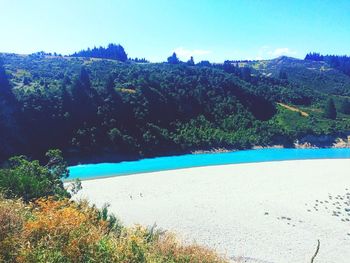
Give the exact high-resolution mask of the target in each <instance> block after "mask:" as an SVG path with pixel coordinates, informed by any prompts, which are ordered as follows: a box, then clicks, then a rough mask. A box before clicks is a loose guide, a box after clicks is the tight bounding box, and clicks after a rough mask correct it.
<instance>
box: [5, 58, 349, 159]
mask: <svg viewBox="0 0 350 263" xmlns="http://www.w3.org/2000/svg"><path fill="white" fill-rule="evenodd" d="M0 58H1V59H2V60H3V61H4V68H5V70H6V78H7V79H8V81H9V89H10V90H11V91H12V92H13V94H14V95H15V100H14V101H12V102H10V101H9V100H8V99H6V96H4V94H5V93H3V95H2V100H3V101H5V103H2V104H0V113H1V114H3V115H4V114H8V113H11V114H12V115H11V116H10V117H9V118H7V120H11V123H10V122H9V121H6V118H4V119H3V122H5V123H3V126H4V127H7V129H3V130H2V132H3V133H6V134H5V136H8V137H9V136H11V137H12V139H11V141H6V142H5V144H4V145H2V148H1V149H0V155H1V156H0V158H1V159H4V158H5V157H7V156H9V155H13V154H28V155H30V156H32V157H36V158H40V157H41V156H42V155H43V153H44V152H46V151H47V149H49V148H60V149H62V150H63V151H64V153H65V154H66V155H67V156H70V157H74V156H75V157H77V158H78V160H83V159H82V158H83V157H84V156H85V157H93V156H97V155H98V156H104V155H105V154H107V155H110V154H113V156H122V158H126V156H133V157H136V156H153V155H163V154H171V153H182V152H188V151H192V150H196V149H210V148H213V147H229V148H239V149H242V148H250V147H252V146H254V145H271V144H286V145H291V144H292V142H293V140H295V139H297V138H299V137H300V136H304V135H307V134H334V133H339V132H343V131H347V130H349V127H350V125H349V124H350V121H349V118H348V115H339V118H338V119H337V120H334V121H333V120H328V119H324V118H323V115H322V111H323V109H322V107H323V106H322V105H323V104H324V99H325V98H326V97H327V96H326V93H324V92H328V93H331V94H337V92H336V91H335V90H334V89H327V90H325V89H323V90H316V91H315V88H314V86H317V85H316V84H315V83H314V82H313V81H312V82H311V84H312V85H311V84H310V85H309V84H308V83H307V82H305V81H303V80H302V79H301V74H299V73H298V72H308V73H307V74H309V71H310V70H309V69H307V68H305V64H303V65H304V69H302V68H303V67H302V66H301V65H300V66H299V64H300V62H299V61H298V60H295V61H294V60H293V59H289V58H288V59H287V58H283V59H282V60H281V61H279V60H273V61H261V62H254V63H253V64H251V66H252V67H253V68H260V71H255V72H253V73H254V74H250V73H249V71H246V70H245V69H243V70H241V69H239V68H229V69H227V67H226V66H227V65H226V66H225V65H224V66H222V65H212V66H204V67H203V66H198V65H197V66H188V65H186V64H178V65H170V64H167V63H158V64H153V63H143V64H139V63H134V62H125V63H122V62H118V61H115V60H108V59H97V58H79V57H77V58H72V57H53V56H45V55H29V56H22V55H15V54H2V55H0ZM278 61H279V62H278ZM257 63H261V65H265V66H264V67H263V66H261V65H260V66H259V67H258V66H257V65H258V64H257ZM287 65H289V66H288V67H287ZM279 67H281V68H286V69H290V71H288V80H285V79H279V78H274V77H273V76H267V75H269V74H270V73H271V74H270V75H272V74H277V73H276V72H277V71H278V70H279ZM232 69H233V70H232ZM259 72H262V73H264V74H260V73H259ZM311 72H313V70H311ZM325 72H327V74H328V72H333V70H332V69H328V68H327V70H326V71H325ZM297 73H298V74H297ZM335 73H336V74H337V75H336V76H337V79H336V80H337V81H338V77H339V81H338V82H337V81H334V82H335V83H341V85H343V84H344V93H345V91H346V92H347V89H348V88H347V86H346V85H347V84H346V83H347V82H346V81H347V79H346V78H344V76H343V75H340V74H338V72H335ZM335 73H334V74H335ZM305 74H306V73H305ZM310 74H311V73H310ZM332 74H333V73H332ZM327 78H328V79H329V75H327ZM298 81H299V82H300V83H303V84H298ZM339 85H340V84H339ZM278 103H283V105H291V106H292V105H293V104H297V107H301V109H300V110H302V111H303V112H306V113H307V115H304V116H302V115H300V113H299V112H298V111H292V110H290V109H291V108H289V109H288V107H282V106H280V105H279V104H278ZM337 105H338V104H337ZM9 109H11V110H9ZM291 119H293V122H290V120H291Z"/></svg>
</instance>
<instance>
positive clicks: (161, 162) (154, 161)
mask: <svg viewBox="0 0 350 263" xmlns="http://www.w3.org/2000/svg"><path fill="white" fill-rule="evenodd" d="M339 158H350V149H349V148H345V149H333V148H332V149H331V148H330V149H259V150H246V151H235V152H226V153H206V154H185V155H178V156H167V157H157V158H146V159H141V160H137V161H126V162H120V163H98V164H82V165H76V166H71V167H69V170H70V176H69V178H68V180H71V179H76V178H80V179H82V180H84V179H89V178H90V179H91V178H98V177H105V176H120V175H127V174H135V173H145V172H154V171H163V170H172V169H180V168H189V167H198V166H209V165H223V164H237V163H253V162H267V161H283V160H304V159H339Z"/></svg>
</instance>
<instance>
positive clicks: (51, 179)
mask: <svg viewBox="0 0 350 263" xmlns="http://www.w3.org/2000/svg"><path fill="white" fill-rule="evenodd" d="M46 156H47V158H48V162H47V164H46V165H44V166H42V165H40V163H39V161H29V160H28V159H27V158H26V157H25V156H16V157H12V158H10V160H9V165H8V166H7V167H6V168H4V169H0V190H2V191H3V192H4V195H5V196H6V197H16V198H23V200H24V201H25V202H29V201H30V200H32V199H35V198H40V197H47V196H50V195H54V196H57V197H69V193H68V192H67V191H66V190H65V189H64V187H63V181H62V180H61V179H62V178H67V177H68V169H67V164H66V162H65V161H64V160H63V158H62V153H61V151H59V150H50V151H48V152H47V153H46Z"/></svg>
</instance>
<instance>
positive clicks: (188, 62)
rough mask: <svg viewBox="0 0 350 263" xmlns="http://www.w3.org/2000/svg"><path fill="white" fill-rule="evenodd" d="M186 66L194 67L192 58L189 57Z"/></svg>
mask: <svg viewBox="0 0 350 263" xmlns="http://www.w3.org/2000/svg"><path fill="white" fill-rule="evenodd" d="M187 65H188V66H194V60H193V57H192V56H191V58H190V60H189V61H187Z"/></svg>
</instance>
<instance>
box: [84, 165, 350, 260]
mask: <svg viewBox="0 0 350 263" xmlns="http://www.w3.org/2000/svg"><path fill="white" fill-rule="evenodd" d="M347 189H348V190H347ZM347 193H348V195H347ZM77 197H79V198H80V197H83V198H87V199H89V200H90V201H91V202H92V203H95V204H96V205H97V206H101V205H102V204H103V203H105V202H108V203H110V204H111V211H112V212H114V213H115V214H117V215H118V216H119V217H120V218H121V219H122V221H123V222H124V223H125V224H127V225H132V224H134V223H140V224H143V225H153V224H154V223H156V224H157V225H158V227H160V228H162V229H168V230H171V231H173V232H176V233H177V234H178V235H179V236H180V237H182V238H183V239H186V240H188V241H196V242H197V243H199V244H204V245H207V246H210V247H212V248H215V249H216V250H217V251H219V252H223V253H226V255H227V256H229V257H230V258H232V259H233V258H235V257H239V256H242V257H244V258H245V259H246V261H244V262H281V263H288V262H291V263H302V262H310V258H311V256H312V255H313V253H314V251H315V249H316V245H317V239H320V241H321V247H320V252H319V254H318V255H317V257H316V259H315V263H321V262H323V263H342V262H344V263H348V262H350V222H349V221H348V220H350V210H349V212H348V213H347V212H346V211H345V208H347V207H349V208H350V203H347V202H349V201H350V199H349V198H350V159H343V160H306V161H305V160H304V161H284V162H268V163H254V164H235V165H224V166H211V167H200V168H190V169H181V170H173V171H164V172H154V173H147V174H137V175H129V176H122V177H111V178H105V179H97V180H88V181H84V182H83V190H82V191H81V192H80V193H79V194H78V196H77ZM316 200H318V201H316ZM321 202H322V203H321ZM338 202H339V203H338ZM308 210H309V211H308ZM333 211H335V212H340V214H338V215H337V216H335V215H332V214H333ZM267 213H268V214H267ZM342 220H343V221H342Z"/></svg>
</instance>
